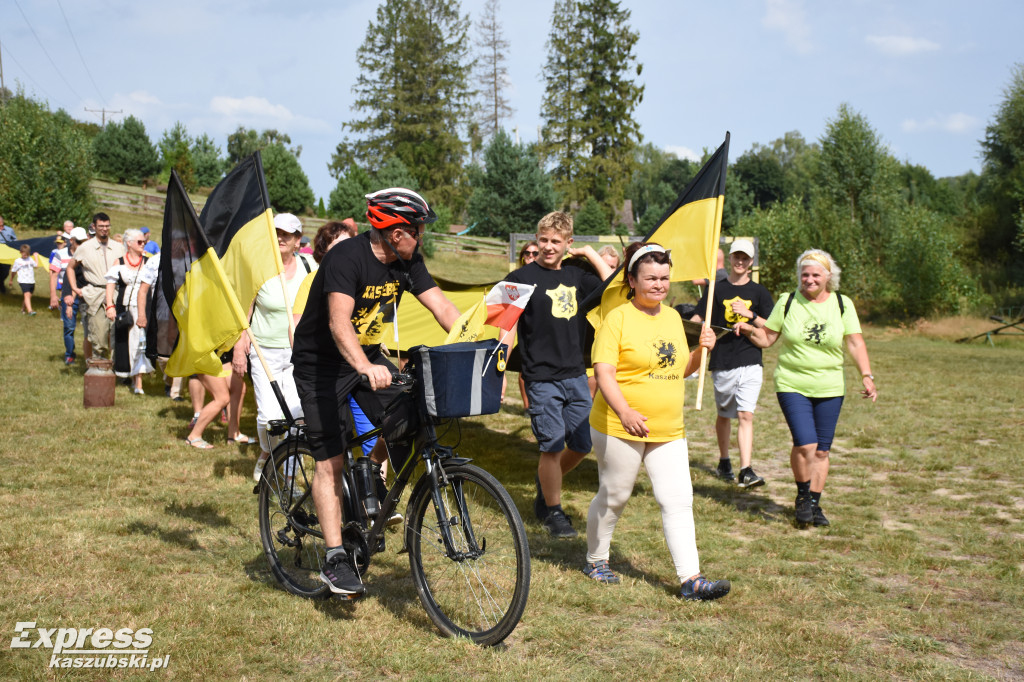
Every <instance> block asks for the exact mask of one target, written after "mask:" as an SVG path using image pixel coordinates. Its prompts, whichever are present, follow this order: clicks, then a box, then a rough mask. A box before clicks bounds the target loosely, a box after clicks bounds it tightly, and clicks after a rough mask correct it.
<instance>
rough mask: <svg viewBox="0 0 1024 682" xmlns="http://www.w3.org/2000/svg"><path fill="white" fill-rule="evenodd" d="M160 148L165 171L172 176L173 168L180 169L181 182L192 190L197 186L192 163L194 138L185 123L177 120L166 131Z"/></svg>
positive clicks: (168, 175) (187, 188)
mask: <svg viewBox="0 0 1024 682" xmlns="http://www.w3.org/2000/svg"><path fill="white" fill-rule="evenodd" d="M157 146H158V147H159V148H160V161H161V163H162V164H163V173H164V174H165V175H166V176H167V177H170V175H171V170H176V171H178V175H179V176H180V177H181V184H182V185H184V186H185V189H186V190H188V191H190V192H191V191H192V190H194V189H195V188H196V172H195V165H194V164H193V163H192V138H191V137H189V134H188V130H187V129H186V128H185V124H184V123H182V122H181V121H176V122H175V123H174V125H173V126H171V127H170V128H168V129H167V130H165V131H164V134H163V137H161V138H160V142H159V143H158V145H157Z"/></svg>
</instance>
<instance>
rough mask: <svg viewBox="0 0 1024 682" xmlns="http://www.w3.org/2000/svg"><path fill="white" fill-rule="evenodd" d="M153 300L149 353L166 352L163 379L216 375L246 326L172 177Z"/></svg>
mask: <svg viewBox="0 0 1024 682" xmlns="http://www.w3.org/2000/svg"><path fill="white" fill-rule="evenodd" d="M155 297H156V300H155V301H154V306H153V309H154V311H155V318H156V319H155V320H154V322H155V325H154V326H155V327H156V329H152V330H151V332H150V334H151V335H150V337H149V340H148V342H147V347H149V346H151V345H152V344H154V342H155V343H156V346H157V348H158V349H163V351H160V350H158V351H157V352H158V353H160V354H163V353H164V352H167V351H168V350H170V358H169V359H168V362H167V368H166V370H165V371H166V372H167V374H168V375H170V376H189V375H191V374H212V375H215V376H216V375H218V374H220V373H221V370H222V363H221V361H220V354H221V353H223V352H225V351H226V350H227V349H228V348H230V347H231V346H233V345H234V343H235V341H236V340H237V339H238V336H239V334H241V332H242V330H244V329H245V328H246V327H248V326H249V325H248V321H247V319H246V315H245V311H244V310H242V307H241V305H240V304H239V302H238V298H237V297H236V296H235V294H234V292H233V291H232V289H231V287H230V286H229V284H228V280H227V277H226V275H225V273H224V269H223V268H222V267H221V261H220V258H219V257H218V255H217V252H216V251H215V250H214V248H213V246H212V244H211V243H210V241H209V240H208V239H207V236H206V234H205V233H204V231H203V228H202V226H201V225H200V223H199V217H198V216H196V211H195V208H194V207H193V206H192V202H191V201H190V200H189V198H188V194H186V193H185V188H184V186H183V185H182V184H181V179H180V178H179V177H178V174H177V173H176V172H173V171H172V172H171V179H170V182H169V183H168V185H167V202H166V205H165V208H164V229H163V249H162V250H161V252H160V274H159V279H158V282H157V287H156V292H155ZM161 310H162V311H163V314H162V315H161ZM168 311H169V312H170V313H171V314H170V315H168V314H167V313H168ZM154 333H155V336H156V338H154V336H153V334H154Z"/></svg>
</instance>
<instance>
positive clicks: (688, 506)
mask: <svg viewBox="0 0 1024 682" xmlns="http://www.w3.org/2000/svg"><path fill="white" fill-rule="evenodd" d="M624 260H625V262H626V263H627V264H628V265H627V267H626V269H625V281H626V284H627V286H628V287H629V290H630V291H629V295H628V299H629V302H628V303H625V304H623V305H621V306H619V307H618V308H616V309H615V310H613V311H612V312H611V313H609V314H608V316H607V317H606V318H605V319H604V322H603V323H602V325H601V328H600V329H599V330H598V331H597V336H596V338H595V340H594V350H593V355H592V357H593V361H594V373H595V374H596V375H597V386H598V389H599V394H598V396H597V398H596V399H595V401H594V408H593V410H592V411H591V413H590V431H591V436H592V438H593V441H594V454H595V456H596V457H597V469H598V474H599V476H600V485H599V488H598V491H597V495H595V496H594V500H593V501H592V502H591V503H590V510H589V512H588V514H587V563H586V567H585V568H584V570H583V572H584V573H585V574H586V575H587V577H589V578H592V579H594V580H597V581H598V582H602V583H617V582H619V577H618V576H617V575H615V574H614V573H613V572H612V571H611V569H610V568H609V567H608V555H609V552H610V547H611V540H612V533H613V532H614V531H615V524H616V523H617V522H618V520H619V516H620V515H621V514H622V510H623V509H624V508H625V506H626V503H627V502H628V501H629V498H630V495H632V493H633V484H634V483H635V482H636V477H637V474H638V473H639V472H640V465H641V464H643V465H645V466H646V467H647V473H648V475H649V476H650V478H651V487H652V488H653V489H654V497H655V499H656V500H657V501H658V504H659V505H660V506H661V521H662V526H663V527H664V530H665V540H666V542H667V544H668V549H669V553H670V554H671V555H672V561H673V563H674V564H675V567H676V574H677V575H678V576H679V581H680V582H681V583H682V587H681V588H680V591H679V596H680V597H681V598H683V599H687V600H707V599H718V598H719V597H724V596H725V595H726V594H728V592H729V588H730V585H729V581H728V580H714V581H712V580H708V579H707V578H705V577H704V576H702V575H701V573H700V562H699V559H698V556H697V541H696V536H695V533H694V525H693V484H692V483H691V482H690V462H689V455H688V453H687V447H686V432H685V431H684V429H683V390H684V381H685V378H686V376H687V375H689V374H691V373H693V371H694V369H696V367H697V365H698V364H699V363H700V353H690V352H689V349H688V347H687V345H686V335H685V333H684V332H683V322H682V318H681V317H680V316H679V314H678V313H677V312H676V311H675V310H673V309H672V308H669V307H667V306H665V305H662V301H663V300H664V299H665V296H666V295H667V294H668V288H669V283H670V274H671V268H672V261H671V259H670V258H669V254H668V253H667V252H666V251H665V249H664V248H662V247H661V246H659V245H657V244H651V243H648V244H643V245H641V244H631V245H630V246H629V247H628V248H627V249H626V253H625V254H624ZM700 345H701V346H703V347H704V348H707V349H709V350H710V349H711V348H714V346H715V334H714V332H712V331H711V330H710V329H704V330H703V331H702V332H701V336H700Z"/></svg>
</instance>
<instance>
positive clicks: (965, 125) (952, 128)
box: [900, 113, 981, 135]
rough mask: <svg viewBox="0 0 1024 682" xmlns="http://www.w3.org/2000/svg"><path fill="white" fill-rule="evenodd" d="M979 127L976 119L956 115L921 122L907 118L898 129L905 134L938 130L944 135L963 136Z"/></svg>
mask: <svg viewBox="0 0 1024 682" xmlns="http://www.w3.org/2000/svg"><path fill="white" fill-rule="evenodd" d="M980 125H981V120H980V119H978V118H977V117H975V116H971V115H970V114H964V113H956V114H942V115H939V116H932V117H930V118H927V119H924V120H923V121H918V120H917V119H913V118H908V119H906V120H905V121H903V123H902V124H901V125H900V127H901V128H902V129H903V132H905V133H926V132H931V131H935V130H938V131H941V132H944V133H954V134H956V135H963V134H967V133H971V132H973V131H975V130H977V129H978V128H979V126H980Z"/></svg>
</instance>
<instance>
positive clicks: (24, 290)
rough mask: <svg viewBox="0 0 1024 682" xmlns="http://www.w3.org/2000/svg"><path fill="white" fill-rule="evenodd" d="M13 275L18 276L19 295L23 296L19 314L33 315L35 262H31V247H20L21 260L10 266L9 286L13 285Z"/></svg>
mask: <svg viewBox="0 0 1024 682" xmlns="http://www.w3.org/2000/svg"><path fill="white" fill-rule="evenodd" d="M15 274H17V275H18V284H20V285H21V294H22V296H24V300H23V301H22V303H21V312H22V313H24V314H27V315H35V314H36V313H35V311H34V310H32V293H33V292H34V291H35V290H36V262H35V261H34V260H32V247H31V246H29V245H28V244H22V245H21V258H18V259H17V260H15V261H14V263H13V264H12V265H11V284H14V275H15Z"/></svg>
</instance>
